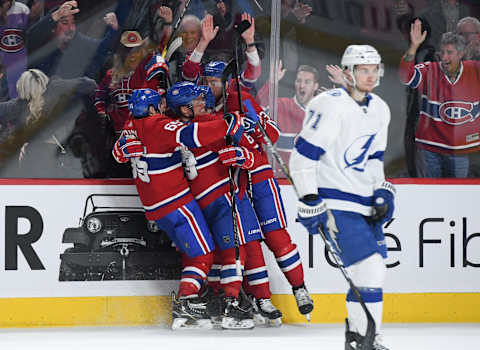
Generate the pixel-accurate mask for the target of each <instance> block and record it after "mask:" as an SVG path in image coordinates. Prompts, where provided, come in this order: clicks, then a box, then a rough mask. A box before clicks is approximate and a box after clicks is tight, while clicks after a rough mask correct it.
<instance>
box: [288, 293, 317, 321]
mask: <svg viewBox="0 0 480 350" xmlns="http://www.w3.org/2000/svg"><path fill="white" fill-rule="evenodd" d="M292 290H293V295H294V296H295V300H296V301H297V306H298V311H300V313H301V314H302V315H305V317H306V318H307V321H309V322H310V313H311V312H312V310H313V300H312V298H310V294H309V293H308V290H307V288H306V287H305V284H302V285H301V286H300V287H296V288H292Z"/></svg>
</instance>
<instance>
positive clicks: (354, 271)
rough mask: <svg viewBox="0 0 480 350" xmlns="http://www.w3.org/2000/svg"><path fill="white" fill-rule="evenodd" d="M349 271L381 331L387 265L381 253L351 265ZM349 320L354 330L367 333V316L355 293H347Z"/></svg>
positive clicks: (377, 330) (378, 329)
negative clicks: (383, 287)
mask: <svg viewBox="0 0 480 350" xmlns="http://www.w3.org/2000/svg"><path fill="white" fill-rule="evenodd" d="M347 269H348V271H349V272H350V274H351V276H352V281H353V283H354V284H355V285H356V286H357V288H358V290H359V292H360V295H361V296H362V298H363V300H364V301H365V304H366V306H367V308H368V310H369V311H370V313H371V314H372V316H373V319H374V320H375V326H376V332H377V334H378V333H380V328H381V325H382V311H383V289H382V286H383V283H384V280H385V274H386V270H387V268H386V266H385V263H384V261H383V258H382V256H381V255H380V254H378V253H375V254H373V255H371V256H369V257H368V258H366V259H364V260H362V261H360V262H358V263H356V264H354V265H351V266H349V267H348V268H347ZM347 310H348V321H349V323H350V327H351V329H352V331H354V332H357V333H360V334H361V335H365V332H366V330H367V316H366V315H365V312H364V311H363V309H362V306H361V305H360V303H359V301H358V300H357V297H356V296H355V294H354V293H353V292H352V291H351V290H349V291H348V293H347Z"/></svg>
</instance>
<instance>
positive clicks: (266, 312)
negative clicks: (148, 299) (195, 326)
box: [202, 61, 282, 326]
mask: <svg viewBox="0 0 480 350" xmlns="http://www.w3.org/2000/svg"><path fill="white" fill-rule="evenodd" d="M225 67H226V64H225V62H222V61H212V62H209V63H208V64H206V65H205V67H204V69H203V77H202V81H203V82H204V83H206V84H208V86H210V88H211V90H212V93H213V97H214V99H215V105H214V108H213V109H214V111H215V112H214V114H215V115H216V117H217V118H221V116H222V115H223V110H224V108H223V106H224V103H223V86H222V81H221V75H222V72H223V70H224V69H225ZM240 87H241V88H242V89H244V88H245V89H247V88H246V87H245V86H244V85H243V84H242V83H240ZM230 110H231V111H236V109H230ZM244 140H245V142H246V143H247V144H246V145H244V146H247V148H248V149H249V150H250V151H251V152H255V153H256V152H257V151H255V149H256V148H258V147H259V146H258V145H257V144H256V143H255V142H254V141H253V139H252V138H244ZM219 156H220V159H221V160H222V161H223V162H224V164H226V165H233V166H235V165H236V164H235V163H237V165H239V166H240V167H243V168H244V169H245V164H247V163H248V162H249V159H247V158H248V154H246V153H245V152H244V151H243V150H242V149H239V148H237V147H235V146H232V147H229V148H227V149H224V150H223V151H222V152H220V153H219ZM243 175H244V174H242V176H241V177H240V178H243ZM241 182H242V183H246V180H244V181H241ZM245 249H246V252H247V260H246V262H245V276H246V277H247V278H246V279H245V280H244V283H243V284H244V288H245V289H246V290H248V292H249V293H251V295H252V297H253V299H254V300H252V304H253V306H254V309H255V311H256V312H255V315H254V316H255V322H256V323H257V324H265V323H268V324H272V325H275V326H277V325H279V324H281V317H282V313H281V312H280V310H278V309H277V308H276V307H275V306H274V305H273V304H272V301H271V300H270V297H271V294H272V293H271V291H270V281H269V279H268V272H267V267H266V264H265V259H264V257H263V252H262V247H261V245H260V241H258V240H251V241H250V242H248V243H247V244H246V245H245ZM221 268H222V266H221V264H220V263H218V259H215V258H214V264H213V266H212V268H211V270H210V273H209V275H208V282H209V286H213V288H214V289H218V288H219V287H217V285H218V284H219V281H220V277H219V276H220V270H221ZM247 284H252V286H254V287H252V288H251V289H249V288H248V286H247Z"/></svg>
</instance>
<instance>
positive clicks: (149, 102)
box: [128, 89, 162, 118]
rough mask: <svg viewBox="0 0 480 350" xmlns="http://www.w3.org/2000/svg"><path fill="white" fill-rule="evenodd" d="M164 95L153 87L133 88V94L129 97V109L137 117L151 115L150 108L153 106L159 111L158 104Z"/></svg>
mask: <svg viewBox="0 0 480 350" xmlns="http://www.w3.org/2000/svg"><path fill="white" fill-rule="evenodd" d="M161 100H162V97H161V96H160V94H159V93H158V92H156V91H155V90H152V89H137V90H133V92H132V95H131V96H130V98H129V99H128V109H129V110H130V112H131V113H132V114H133V116H134V117H135V118H142V117H147V116H148V115H149V111H148V108H149V107H150V106H153V108H155V110H156V111H157V112H159V109H158V105H159V104H160V101H161Z"/></svg>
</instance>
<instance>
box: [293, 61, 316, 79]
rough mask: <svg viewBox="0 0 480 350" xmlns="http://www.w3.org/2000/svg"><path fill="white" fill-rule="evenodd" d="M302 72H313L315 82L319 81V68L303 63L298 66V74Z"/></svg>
mask: <svg viewBox="0 0 480 350" xmlns="http://www.w3.org/2000/svg"><path fill="white" fill-rule="evenodd" d="M300 72H308V73H312V74H313V80H314V82H315V83H316V82H318V75H319V74H318V70H317V68H315V67H312V66H309V65H307V64H302V65H300V66H298V68H297V74H298V73H300Z"/></svg>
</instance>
